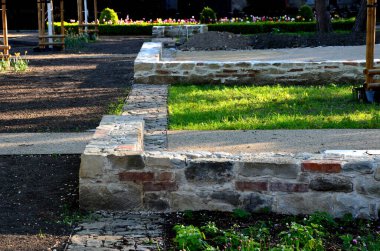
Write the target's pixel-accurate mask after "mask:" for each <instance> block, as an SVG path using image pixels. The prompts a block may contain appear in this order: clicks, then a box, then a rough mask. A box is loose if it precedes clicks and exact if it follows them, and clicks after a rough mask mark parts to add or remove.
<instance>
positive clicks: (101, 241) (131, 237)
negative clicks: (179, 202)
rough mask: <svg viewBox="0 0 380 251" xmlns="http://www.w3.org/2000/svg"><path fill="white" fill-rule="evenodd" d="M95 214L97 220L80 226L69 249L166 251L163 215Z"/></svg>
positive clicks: (102, 212) (103, 212)
mask: <svg viewBox="0 0 380 251" xmlns="http://www.w3.org/2000/svg"><path fill="white" fill-rule="evenodd" d="M94 214H95V215H94V218H95V219H97V221H96V222H87V223H86V222H85V223H82V224H80V225H79V226H78V227H77V228H76V232H75V233H74V234H73V236H72V237H71V240H70V245H69V246H68V249H67V250H71V251H77V250H81V251H83V250H91V251H92V250H94V251H103V250H104V251H116V250H134V251H136V250H147V251H156V250H164V248H163V238H162V236H163V225H164V218H163V217H162V216H161V215H160V214H157V213H130V212H107V211H100V212H96V213H94ZM95 227H98V230H97V231H94V230H95V229H94V228H95ZM89 233H91V234H89Z"/></svg>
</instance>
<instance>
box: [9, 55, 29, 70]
mask: <svg viewBox="0 0 380 251" xmlns="http://www.w3.org/2000/svg"><path fill="white" fill-rule="evenodd" d="M27 53H28V52H27V51H25V54H24V55H25V56H26V54H27ZM9 64H10V67H11V69H12V70H13V71H15V72H24V71H26V70H27V69H28V67H29V60H26V59H24V58H22V57H21V54H20V52H16V53H15V54H14V56H13V57H10V59H9Z"/></svg>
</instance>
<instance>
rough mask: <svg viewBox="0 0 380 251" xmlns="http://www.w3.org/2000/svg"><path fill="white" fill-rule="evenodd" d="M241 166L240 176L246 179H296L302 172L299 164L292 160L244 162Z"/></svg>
mask: <svg viewBox="0 0 380 251" xmlns="http://www.w3.org/2000/svg"><path fill="white" fill-rule="evenodd" d="M241 165H242V167H241V168H240V171H239V175H241V176H244V177H257V176H272V177H276V178H285V179H296V178H297V176H298V173H299V172H300V171H301V168H300V166H299V164H297V162H295V161H292V160H288V161H282V160H269V161H267V162H264V161H263V162H244V163H242V164H241Z"/></svg>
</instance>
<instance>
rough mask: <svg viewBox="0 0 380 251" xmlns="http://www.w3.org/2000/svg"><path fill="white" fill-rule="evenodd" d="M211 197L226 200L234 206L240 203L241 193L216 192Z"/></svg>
mask: <svg viewBox="0 0 380 251" xmlns="http://www.w3.org/2000/svg"><path fill="white" fill-rule="evenodd" d="M210 197H211V198H212V199H214V200H217V201H222V202H226V203H228V204H231V205H233V206H238V205H239V204H240V194H239V193H236V192H232V191H218V192H214V193H212V194H211V196H210Z"/></svg>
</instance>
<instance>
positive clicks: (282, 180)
mask: <svg viewBox="0 0 380 251" xmlns="http://www.w3.org/2000/svg"><path fill="white" fill-rule="evenodd" d="M142 126H143V122H142V121H139V120H132V121H131V120H130V118H129V119H127V116H121V117H118V116H107V117H105V118H104V119H103V121H102V123H101V125H100V126H99V128H98V129H97V131H96V133H95V138H94V140H93V141H92V142H91V143H90V144H89V145H88V146H87V148H86V150H85V152H84V154H83V155H82V163H81V168H80V206H81V207H82V208H84V209H89V210H99V209H111V210H132V211H151V210H153V211H176V210H203V209H208V210H222V211H231V210H233V209H234V208H244V209H246V210H248V211H259V210H262V209H270V210H271V211H273V212H278V213H285V214H301V213H302V214H303V213H306V214H307V213H313V212H315V211H324V212H329V213H331V214H332V215H334V216H343V215H344V214H345V213H352V214H353V215H354V216H356V217H364V218H378V217H379V209H380V156H379V155H368V154H362V155H357V156H349V155H344V154H308V153H300V154H275V153H265V154H242V155H231V154H227V153H210V152H165V151H155V152H146V151H145V152H144V151H143V142H142V138H143V137H142V134H143V131H142V129H141V128H142ZM107 142H108V143H107Z"/></svg>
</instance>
